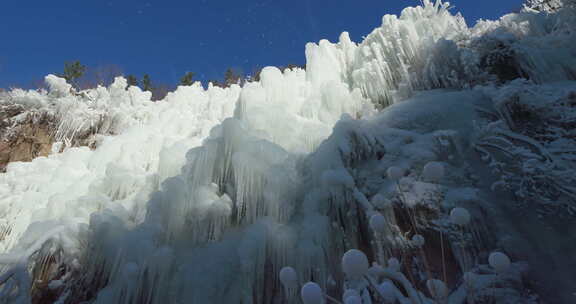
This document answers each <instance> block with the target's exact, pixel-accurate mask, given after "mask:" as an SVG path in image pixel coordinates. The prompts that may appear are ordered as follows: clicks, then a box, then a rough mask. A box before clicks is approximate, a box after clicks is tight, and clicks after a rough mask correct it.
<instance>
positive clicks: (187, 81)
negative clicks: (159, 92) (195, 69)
mask: <svg viewBox="0 0 576 304" xmlns="http://www.w3.org/2000/svg"><path fill="white" fill-rule="evenodd" d="M192 78H194V73H192V72H186V74H184V76H182V78H180V85H183V86H190V85H192V84H193V83H194V80H193V79H192Z"/></svg>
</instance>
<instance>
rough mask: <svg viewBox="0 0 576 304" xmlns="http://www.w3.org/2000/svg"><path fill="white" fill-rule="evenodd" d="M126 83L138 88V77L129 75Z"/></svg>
mask: <svg viewBox="0 0 576 304" xmlns="http://www.w3.org/2000/svg"><path fill="white" fill-rule="evenodd" d="M126 81H127V82H128V86H129V87H130V86H134V87H137V86H138V78H136V76H134V75H128V76H126Z"/></svg>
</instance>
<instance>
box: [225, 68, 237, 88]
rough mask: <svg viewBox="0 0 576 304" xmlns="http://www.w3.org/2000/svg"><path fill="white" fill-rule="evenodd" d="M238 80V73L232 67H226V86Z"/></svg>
mask: <svg viewBox="0 0 576 304" xmlns="http://www.w3.org/2000/svg"><path fill="white" fill-rule="evenodd" d="M238 82H240V75H238V74H237V73H236V71H234V70H233V69H231V68H228V69H227V70H226V72H225V73H224V83H225V84H226V86H230V85H232V84H237V83H238Z"/></svg>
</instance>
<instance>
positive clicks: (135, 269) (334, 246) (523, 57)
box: [0, 0, 576, 304]
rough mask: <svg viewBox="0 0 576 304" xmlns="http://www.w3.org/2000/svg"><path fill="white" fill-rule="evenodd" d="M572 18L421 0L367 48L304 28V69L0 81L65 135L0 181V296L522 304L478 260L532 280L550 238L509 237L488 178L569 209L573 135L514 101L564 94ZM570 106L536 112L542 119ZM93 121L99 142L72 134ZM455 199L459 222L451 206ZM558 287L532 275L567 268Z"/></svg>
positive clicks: (509, 276) (500, 275)
mask: <svg viewBox="0 0 576 304" xmlns="http://www.w3.org/2000/svg"><path fill="white" fill-rule="evenodd" d="M575 24H576V21H575V17H574V12H573V11H571V10H568V9H567V10H560V11H559V12H557V13H553V14H544V13H538V12H534V11H530V10H525V11H523V12H521V13H518V14H510V15H506V16H504V17H502V18H501V19H500V20H498V21H481V22H479V23H478V24H477V25H476V26H475V27H473V28H468V27H467V26H466V23H465V22H464V19H463V17H462V16H460V15H452V14H451V12H450V11H449V5H448V4H447V3H442V2H440V1H438V2H436V3H432V2H430V1H428V0H425V1H423V3H422V5H421V6H419V7H414V8H407V9H405V10H404V11H403V12H402V15H401V16H400V17H396V16H390V15H387V16H384V17H383V20H382V26H381V27H378V28H377V29H375V30H374V31H373V32H372V33H370V34H369V35H368V36H367V37H366V38H365V39H364V41H362V42H360V43H358V44H357V43H355V42H352V41H351V40H350V38H349V36H348V35H347V34H346V33H343V34H342V35H341V36H340V40H339V42H338V43H335V44H333V43H330V42H328V41H326V40H322V41H320V42H319V43H318V44H314V43H310V44H308V45H307V46H306V59H307V65H306V70H302V69H297V68H296V69H288V70H285V71H284V72H281V71H280V70H279V69H277V68H274V67H268V68H265V69H264V70H263V71H262V73H261V74H260V79H261V80H260V81H258V82H248V83H246V84H245V85H243V86H242V87H240V86H238V85H233V86H232V87H230V88H226V89H222V88H217V87H212V86H211V87H209V88H208V89H204V88H202V87H201V85H200V84H198V83H196V84H194V85H192V86H181V87H179V88H178V89H177V90H176V91H174V92H172V93H169V94H168V95H167V96H166V98H165V99H164V100H162V101H158V102H155V103H153V102H150V93H148V92H142V91H141V90H140V89H138V88H136V87H128V88H127V83H126V80H124V79H123V78H118V79H116V80H115V82H114V83H113V84H112V85H111V86H110V87H108V88H104V87H98V88H96V89H91V90H87V91H82V92H76V91H74V90H72V89H71V87H70V86H69V85H68V84H66V82H65V81H63V80H62V79H59V78H57V77H55V76H52V75H49V76H47V77H46V82H47V84H48V87H49V90H48V91H40V92H37V91H24V90H12V91H10V92H7V93H2V95H0V101H1V102H3V103H14V104H20V105H24V106H26V107H27V109H29V111H33V112H38V113H48V114H49V115H52V116H54V117H55V119H56V121H57V122H58V123H57V126H56V127H55V131H54V132H55V134H56V138H57V139H58V141H59V143H57V144H56V145H55V148H54V149H53V151H54V153H52V154H51V155H49V156H48V157H39V158H36V159H34V160H33V161H32V162H30V163H20V162H17V163H11V164H10V165H9V166H8V168H7V172H6V173H5V174H1V175H0V214H2V219H1V222H0V252H1V254H0V264H1V266H2V267H1V268H0V271H1V272H0V285H1V286H0V302H2V301H3V302H7V303H28V302H31V301H38V299H42V298H47V297H53V299H54V301H59V303H75V302H81V301H89V302H93V303H178V302H181V301H186V302H187V303H277V302H280V301H286V303H299V300H300V299H299V298H301V300H303V301H304V302H305V303H323V302H326V301H327V299H329V297H331V298H340V295H342V294H343V291H344V290H347V291H346V293H348V294H349V295H350V296H349V297H346V296H344V299H343V301H347V300H349V299H350V298H353V297H357V298H359V299H360V300H361V301H362V303H368V304H370V303H378V302H377V301H376V300H374V299H383V300H384V301H387V302H389V303H394V302H395V301H398V302H399V303H422V304H424V303H430V301H432V299H438V298H441V299H443V300H447V301H448V303H455V304H456V303H465V301H467V299H469V300H472V301H473V300H475V299H479V298H482V297H489V298H491V299H494V301H496V302H498V301H503V300H511V301H512V300H514V301H516V300H517V301H526V303H531V302H529V301H531V299H532V298H530V297H532V296H533V295H532V294H531V292H532V291H531V290H529V289H527V288H525V287H524V286H523V285H522V275H524V273H525V272H526V271H525V269H526V268H525V267H524V266H523V264H522V263H519V262H518V263H517V262H514V263H512V262H511V261H510V259H509V258H508V257H507V255H504V253H501V254H502V255H504V256H505V257H506V258H503V256H501V255H500V254H498V255H494V254H493V255H490V258H489V259H488V264H489V265H490V266H492V267H489V266H488V265H487V264H486V262H487V261H486V255H487V254H488V253H489V252H491V251H492V250H493V249H494V248H496V247H498V248H501V249H500V250H502V251H505V252H506V253H507V254H510V256H511V257H513V260H514V261H516V260H520V259H517V257H519V258H521V259H525V260H528V263H530V264H531V266H532V265H534V267H535V270H534V272H533V273H535V275H536V276H537V277H539V278H542V277H545V271H546V270H547V269H545V267H543V266H540V265H538V263H537V262H536V263H535V261H540V260H541V258H542V256H545V255H547V253H544V252H542V251H541V249H540V251H538V249H537V248H534V247H528V246H530V245H529V244H521V245H522V246H519V245H518V240H519V239H521V238H522V237H521V235H522V233H523V232H525V231H527V230H528V227H526V226H523V223H519V222H517V221H516V220H515V219H513V220H501V219H503V218H510V217H511V216H510V214H513V212H514V211H511V208H512V207H510V205H511V204H510V202H512V201H513V200H514V198H515V197H514V198H513V197H512V195H511V194H509V193H506V194H501V193H498V195H496V194H495V193H494V192H492V190H493V189H495V188H498V187H495V186H494V185H496V186H498V185H500V186H503V187H504V188H505V187H509V188H510V187H513V188H514V189H517V190H518V191H517V192H518V193H519V194H524V195H525V197H530V194H531V193H538V194H539V195H541V196H542V197H546V198H548V199H549V204H548V205H549V206H554V207H558V206H564V207H566V208H567V209H568V210H571V209H570V207H569V206H572V205H573V204H572V202H573V201H572V200H571V199H572V198H574V197H576V195H574V193H575V192H574V190H573V189H572V188H571V186H570V183H571V182H572V180H571V178H572V177H571V176H572V175H570V174H569V173H568V172H567V171H562V170H563V169H562V168H563V166H562V165H561V164H564V165H567V166H572V161H573V160H572V159H571V158H570V156H569V155H564V154H562V155H564V156H562V157H558V156H556V154H557V153H558V148H559V147H560V146H561V145H562V143H565V142H566V141H569V140H571V139H570V138H572V137H570V136H564V134H566V132H568V131H562V132H561V131H558V133H557V134H556V133H555V134H556V135H555V136H556V137H555V138H554V140H551V141H544V143H540V142H539V141H538V140H539V139H540V138H541V137H538V136H536V135H533V134H521V131H522V130H523V129H522V123H525V121H523V120H522V117H523V116H522V115H518V114H517V113H518V109H517V107H520V108H521V109H523V108H522V107H528V106H529V105H533V104H534V103H535V101H538V102H540V101H542V100H554V101H557V106H558V107H559V108H562V109H564V108H566V109H568V108H569V104H570V100H572V99H573V97H570V96H572V95H570V92H574V91H576V85H575V84H574V81H573V80H574V78H575V76H574V75H576V62H575V59H574V58H576V57H575V56H574V55H575V54H576V45H575V44H573V43H572V42H571V41H573V39H574V33H576V31H574V30H573V29H574V25H575ZM504 63H506V64H504ZM510 77H513V78H518V77H525V78H528V79H529V80H523V81H522V80H516V81H513V82H509V81H510V80H511V79H509V78H510ZM552 81H556V82H554V83H550V82H552ZM552 97H553V98H552ZM551 102H552V101H551ZM520 104H522V106H520ZM555 105H556V104H555ZM383 107H386V108H385V109H384V110H382V111H381V112H377V111H376V108H378V109H381V108H383ZM568 111H569V110H566V111H558V112H554V113H547V115H548V116H546V117H545V118H546V119H548V120H549V121H551V122H552V123H556V125H554V124H552V125H554V126H557V125H558V126H559V127H555V128H553V130H556V131H557V130H558V129H561V128H560V127H563V128H568V127H567V126H570V124H569V123H568V122H567V121H568V120H569V117H568V118H566V117H563V116H562V117H561V116H559V114H558V113H559V112H563V113H569V112H568ZM522 113H524V112H522ZM487 117H488V118H487ZM559 117H560V118H559ZM562 119H564V120H562ZM542 133H545V134H549V132H544V131H543V132H542ZM87 136H88V137H90V138H92V139H93V141H94V142H95V147H96V148H95V149H90V148H88V147H79V146H78V145H77V142H78V139H79V138H85V137H87ZM531 136H532V137H531ZM562 136H564V137H562ZM534 138H536V139H534ZM502 147H505V148H502ZM512 147H513V148H514V149H511V148H512ZM507 151H508V152H510V151H512V152H513V153H515V155H514V157H510V159H514V160H515V161H518V162H519V165H518V167H513V168H511V167H507V166H506V165H509V166H510V165H511V164H512V163H511V162H507V163H504V162H502V161H500V160H502V159H503V158H504V157H508V156H509V155H508V154H507ZM550 151H553V152H550ZM476 152H480V153H481V154H482V159H484V160H487V161H489V164H488V165H486V164H484V163H483V162H482V159H481V158H480V157H479V156H478V155H477V154H476ZM490 169H494V170H496V169H498V170H499V171H498V172H504V173H503V174H502V180H498V179H497V178H494V176H493V174H492V172H491V170H490ZM545 169H549V170H545ZM518 170H523V171H521V172H526V174H524V175H522V179H521V180H518V179H514V178H513V177H514V176H518V175H513V174H508V175H506V172H518ZM543 172H549V173H546V174H554V175H546V174H544V173H543ZM550 172H551V173H550ZM478 176H480V177H478ZM550 176H551V177H550ZM550 180H555V181H559V182H557V183H552V182H550ZM533 181H546V182H548V184H546V185H548V186H547V187H546V188H545V189H541V188H538V187H537V186H538V185H540V184H543V183H537V182H533ZM493 186H494V187H493ZM546 189H557V190H558V192H555V193H562V195H554V193H550V192H549V191H548V190H546ZM546 191H548V192H546ZM554 199H558V201H554ZM555 202H556V203H555ZM457 206H458V208H466V209H462V210H467V211H466V212H468V216H466V213H463V212H455V214H454V215H453V216H452V221H451V217H450V214H449V210H460V209H453V208H455V207H457ZM460 211H461V210H460ZM470 214H474V221H473V222H471V221H470ZM477 215H478V216H477ZM514 218H515V216H514ZM453 223H456V224H458V225H453ZM466 223H468V225H463V224H466ZM518 227H520V228H521V229H520V228H518ZM552 231H553V230H552ZM538 233H539V234H538V236H539V237H541V238H543V239H545V240H548V238H547V236H549V235H548V234H547V233H550V235H552V233H553V232H547V231H539V232H538ZM504 234H507V235H512V236H511V237H502V235H504ZM569 237H570V236H566V239H567V240H568V239H569ZM424 240H426V242H424ZM566 243H569V242H566ZM440 247H441V248H442V249H441V250H440V249H439V248H440ZM354 248H358V249H361V251H360V250H357V249H354ZM440 251H441V252H442V255H441V256H440V255H439V254H438V252H440ZM527 252H528V254H527ZM395 257H396V258H395ZM571 258H572V257H571V256H570V257H568V256H563V255H560V254H559V255H557V256H554V259H555V265H561V264H563V263H564V262H566V261H568V262H569V261H570V259H571ZM339 261H341V262H342V267H337V266H334V265H338V264H339ZM371 262H373V263H375V264H373V266H372V267H371V268H370V269H369V268H368V267H369V265H370V264H369V263H371ZM380 265H382V266H380ZM504 269H506V270H507V271H505V272H504V271H503V270H504ZM494 270H496V272H495V271H494ZM463 273H465V275H464V279H465V280H464V281H462V280H461V277H462V275H463ZM563 273H564V276H565V277H568V276H567V275H565V273H566V272H565V270H564V272H562V269H560V270H559V271H558V276H559V277H561V276H562V275H563ZM436 278H442V281H440V280H439V279H436ZM562 278H564V277H562ZM559 281H560V282H554V284H549V285H547V286H546V288H552V289H546V288H544V287H542V290H540V291H542V292H544V293H545V294H546V295H547V296H553V295H554V294H555V289H553V288H558V287H563V286H570V284H571V283H573V281H570V280H559ZM303 282H308V283H306V284H304V285H303V287H302V288H301V289H300V288H299V287H300V285H299V284H302V283H303ZM555 285H557V286H555ZM46 287H49V288H46ZM151 287H153V288H151ZM568 289H569V288H568V287H566V290H568ZM28 291H30V292H28ZM298 291H300V297H299V296H298ZM557 294H558V296H559V297H560V296H564V294H563V293H557ZM350 301H356V302H357V300H356V299H354V300H350ZM502 303H504V302H502Z"/></svg>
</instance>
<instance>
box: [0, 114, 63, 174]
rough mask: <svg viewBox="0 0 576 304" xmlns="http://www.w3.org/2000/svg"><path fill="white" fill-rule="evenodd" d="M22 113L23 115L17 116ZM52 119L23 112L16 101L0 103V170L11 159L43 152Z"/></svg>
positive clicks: (48, 143)
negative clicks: (13, 102)
mask: <svg viewBox="0 0 576 304" xmlns="http://www.w3.org/2000/svg"><path fill="white" fill-rule="evenodd" d="M19 116H23V117H19ZM52 130H54V119H52V118H51V117H49V116H48V115H46V114H41V115H38V114H36V113H34V112H26V111H25V109H24V108H23V107H22V106H20V105H13V104H12V105H4V106H1V107H0V171H1V172H4V171H5V170H6V165H7V164H8V163H9V162H14V161H31V160H32V159H34V158H35V157H38V156H46V155H48V154H49V153H50V151H51V149H52V144H53V143H54V134H53V131H52Z"/></svg>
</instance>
